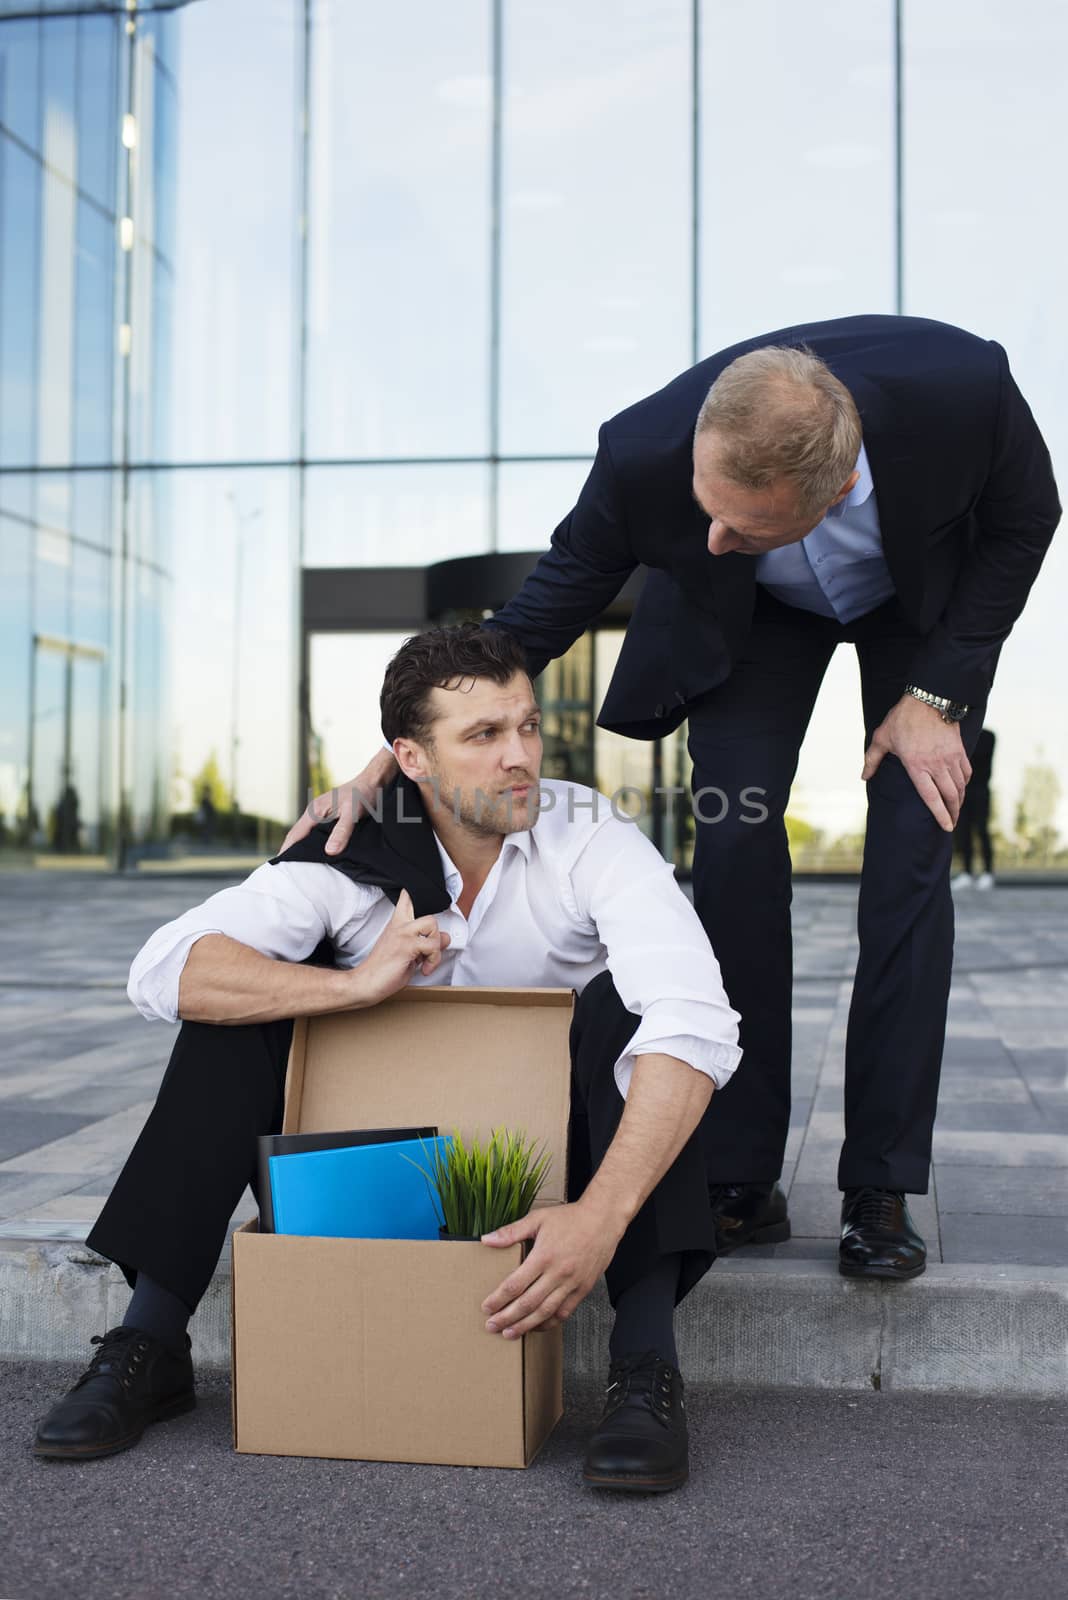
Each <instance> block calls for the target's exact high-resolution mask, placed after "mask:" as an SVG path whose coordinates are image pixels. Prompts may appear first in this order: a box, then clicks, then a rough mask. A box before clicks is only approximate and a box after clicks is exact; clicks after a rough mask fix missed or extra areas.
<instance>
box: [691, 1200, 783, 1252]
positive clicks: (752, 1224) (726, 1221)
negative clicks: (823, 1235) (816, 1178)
mask: <svg viewBox="0 0 1068 1600" xmlns="http://www.w3.org/2000/svg"><path fill="white" fill-rule="evenodd" d="M708 1197H709V1199H710V1200H711V1202H712V1215H713V1217H714V1218H715V1222H716V1254H717V1255H720V1256H729V1255H730V1253H731V1251H732V1250H737V1249H738V1248H739V1246H740V1245H743V1244H782V1243H783V1242H784V1241H785V1240H787V1239H788V1238H789V1237H790V1219H789V1217H788V1216H787V1214H786V1196H785V1194H784V1193H783V1190H782V1186H781V1185H780V1184H778V1183H714V1184H712V1185H711V1186H710V1188H709V1191H708Z"/></svg>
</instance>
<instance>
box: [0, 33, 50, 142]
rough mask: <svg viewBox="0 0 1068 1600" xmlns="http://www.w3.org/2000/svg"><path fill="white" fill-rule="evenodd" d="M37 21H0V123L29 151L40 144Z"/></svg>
mask: <svg viewBox="0 0 1068 1600" xmlns="http://www.w3.org/2000/svg"><path fill="white" fill-rule="evenodd" d="M40 73H41V24H40V22H39V20H38V19H37V18H36V17H32V18H31V17H21V18H15V19H13V20H12V21H11V22H0V125H2V126H3V129H4V132H5V133H7V134H13V135H14V137H15V138H16V139H20V140H21V141H22V143H23V144H25V145H28V146H29V147H30V149H31V150H39V149H40V146H41V76H40Z"/></svg>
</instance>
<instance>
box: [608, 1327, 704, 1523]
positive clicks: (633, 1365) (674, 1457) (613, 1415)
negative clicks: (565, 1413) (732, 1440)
mask: <svg viewBox="0 0 1068 1600" xmlns="http://www.w3.org/2000/svg"><path fill="white" fill-rule="evenodd" d="M682 1391H683V1383H682V1377H681V1375H680V1373H679V1372H678V1371H677V1370H676V1368H675V1367H673V1366H671V1365H670V1363H669V1362H667V1361H661V1359H660V1357H659V1356H658V1355H657V1353H656V1351H655V1350H647V1351H646V1352H645V1353H644V1355H633V1356H624V1357H623V1358H622V1360H620V1361H613V1362H612V1365H611V1367H610V1368H609V1371H608V1389H607V1390H606V1392H605V1397H604V1414H603V1416H602V1417H601V1421H600V1424H599V1426H598V1427H597V1430H596V1432H595V1433H594V1435H593V1437H592V1439H591V1440H590V1444H589V1449H588V1450H587V1452H586V1465H585V1467H584V1468H583V1473H582V1476H583V1478H584V1479H585V1481H586V1482H587V1483H590V1484H593V1485H594V1487H595V1488H598V1489H632V1490H636V1491H638V1492H639V1493H643V1494H664V1493H665V1492H666V1491H667V1490H668V1489H678V1488H681V1486H682V1485H683V1484H684V1483H685V1482H686V1479H687V1478H688V1477H689V1475H690V1451H689V1439H688V1437H687V1433H686V1402H685V1400H684V1399H683V1392H682Z"/></svg>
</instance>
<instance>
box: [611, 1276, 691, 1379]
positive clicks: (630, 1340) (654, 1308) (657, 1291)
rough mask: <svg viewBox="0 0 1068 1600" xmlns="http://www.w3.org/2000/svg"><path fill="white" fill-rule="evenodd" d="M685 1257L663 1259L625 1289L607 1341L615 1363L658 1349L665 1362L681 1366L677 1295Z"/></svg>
mask: <svg viewBox="0 0 1068 1600" xmlns="http://www.w3.org/2000/svg"><path fill="white" fill-rule="evenodd" d="M681 1267H682V1256H681V1255H671V1256H662V1257H661V1259H660V1260H659V1261H658V1262H657V1264H656V1266H655V1267H654V1268H653V1270H652V1272H649V1273H646V1275H645V1277H644V1278H639V1279H638V1280H637V1282H636V1283H632V1284H631V1286H630V1288H629V1289H624V1291H623V1293H622V1294H621V1295H620V1297H619V1299H618V1300H617V1301H616V1307H615V1310H616V1321H615V1326H614V1328H613V1329H612V1337H611V1338H610V1339H609V1341H608V1353H609V1355H610V1356H611V1358H612V1360H613V1361H618V1360H619V1359H620V1357H621V1356H628V1355H641V1354H643V1352H644V1351H646V1350H655V1351H656V1353H657V1355H658V1356H659V1357H660V1359H661V1360H662V1361H669V1362H670V1363H671V1365H672V1366H673V1367H677V1366H678V1364H679V1355H678V1351H677V1350H676V1348H675V1295H676V1292H677V1290H678V1286H679V1271H680V1269H681Z"/></svg>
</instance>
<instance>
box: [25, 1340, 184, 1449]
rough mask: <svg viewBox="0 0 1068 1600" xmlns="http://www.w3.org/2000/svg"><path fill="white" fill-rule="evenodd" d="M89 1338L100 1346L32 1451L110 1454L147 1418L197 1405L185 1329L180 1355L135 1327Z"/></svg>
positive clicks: (136, 1435) (132, 1440) (133, 1437)
mask: <svg viewBox="0 0 1068 1600" xmlns="http://www.w3.org/2000/svg"><path fill="white" fill-rule="evenodd" d="M91 1342H92V1343H93V1344H98V1345H99V1346H100V1349H99V1350H98V1351H97V1353H96V1355H95V1356H94V1357H93V1359H92V1361H91V1362H90V1364H89V1366H88V1368H87V1369H86V1371H85V1372H83V1373H82V1376H81V1377H80V1378H79V1379H78V1381H77V1383H76V1384H75V1385H74V1388H73V1389H71V1390H70V1392H69V1393H68V1394H66V1395H64V1397H63V1399H62V1400H60V1401H57V1403H56V1404H55V1405H54V1406H53V1407H52V1409H51V1411H50V1412H49V1413H48V1415H47V1417H45V1419H44V1421H43V1422H42V1423H41V1424H40V1426H39V1427H38V1429H37V1438H36V1439H35V1440H34V1445H33V1453H34V1455H37V1456H49V1457H54V1458H55V1459H57V1460H67V1461H91V1460H92V1459H93V1458H94V1457H95V1456H112V1455H115V1454H116V1453H117V1452H118V1451H119V1450H128V1449H129V1448H130V1446H131V1445H133V1444H136V1443H137V1441H138V1440H139V1439H140V1437H141V1435H142V1433H144V1431H145V1429H146V1428H147V1427H148V1425H149V1423H150V1422H164V1421H165V1420H166V1419H167V1418H168V1417H177V1416H180V1415H181V1414H182V1412H184V1411H192V1409H193V1407H194V1406H195V1405H196V1403H197V1399H196V1391H195V1389H194V1386H193V1362H192V1359H191V1357H190V1354H189V1336H188V1334H187V1335H186V1339H185V1350H184V1351H183V1352H182V1354H181V1355H176V1354H175V1353H174V1351H172V1350H170V1349H169V1348H168V1347H167V1346H166V1345H165V1344H161V1343H160V1341H159V1340H158V1339H153V1338H152V1337H151V1335H149V1334H147V1333H142V1332H141V1331H140V1329H138V1328H111V1329H110V1330H109V1331H108V1332H107V1333H105V1334H103V1335H101V1334H97V1335H96V1336H95V1337H94V1338H93V1340H92V1341H91Z"/></svg>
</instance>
